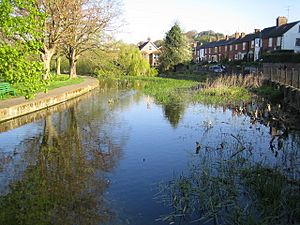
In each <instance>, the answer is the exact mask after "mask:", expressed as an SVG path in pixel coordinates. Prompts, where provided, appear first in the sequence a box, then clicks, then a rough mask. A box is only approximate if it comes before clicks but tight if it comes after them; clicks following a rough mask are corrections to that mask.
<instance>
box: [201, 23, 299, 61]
mask: <svg viewBox="0 0 300 225" xmlns="http://www.w3.org/2000/svg"><path fill="white" fill-rule="evenodd" d="M274 50H293V51H294V52H299V53H300V21H296V22H292V23H287V19H286V18H285V17H278V18H277V19H276V26H273V27H268V28H265V29H263V30H262V31H260V30H259V29H255V30H254V33H251V34H247V35H246V34H245V33H241V34H239V33H237V32H236V33H235V34H234V37H233V38H230V39H229V38H228V36H226V38H225V39H224V40H220V41H214V42H209V43H206V44H204V45H198V46H197V47H196V61H197V62H201V61H209V62H219V61H221V60H223V59H228V60H229V61H232V60H247V61H256V60H258V59H260V57H261V55H262V53H263V52H271V51H274Z"/></svg>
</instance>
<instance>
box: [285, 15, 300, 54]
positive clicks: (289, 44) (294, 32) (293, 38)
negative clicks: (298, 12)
mask: <svg viewBox="0 0 300 225" xmlns="http://www.w3.org/2000/svg"><path fill="white" fill-rule="evenodd" d="M281 49H293V50H294V52H298V53H300V21H299V22H296V23H295V25H294V26H292V27H291V28H290V29H289V30H288V31H287V32H286V33H284V34H283V35H282V40H281Z"/></svg>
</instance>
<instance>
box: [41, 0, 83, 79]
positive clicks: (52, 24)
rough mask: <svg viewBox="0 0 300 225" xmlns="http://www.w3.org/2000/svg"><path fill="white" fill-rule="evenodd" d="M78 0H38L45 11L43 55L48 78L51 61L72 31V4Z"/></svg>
mask: <svg viewBox="0 0 300 225" xmlns="http://www.w3.org/2000/svg"><path fill="white" fill-rule="evenodd" d="M77 1H78V0H37V2H38V7H39V9H40V11H42V12H45V15H46V19H45V23H44V36H43V44H44V45H43V49H41V53H42V54H41V57H42V60H43V62H44V69H45V74H44V77H43V78H44V79H45V80H46V79H48V76H49V73H50V62H51V59H52V57H53V55H54V54H55V53H56V51H57V49H58V48H59V46H60V45H62V44H63V43H64V41H65V39H66V38H67V37H68V36H69V33H70V28H71V24H70V19H69V18H70V16H71V15H72V11H71V10H70V9H71V6H73V5H74V4H76V2H77Z"/></svg>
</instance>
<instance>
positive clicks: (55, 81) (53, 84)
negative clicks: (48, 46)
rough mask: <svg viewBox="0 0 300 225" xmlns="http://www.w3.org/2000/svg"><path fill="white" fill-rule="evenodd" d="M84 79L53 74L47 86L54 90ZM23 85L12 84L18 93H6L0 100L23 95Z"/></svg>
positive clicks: (48, 88) (47, 88)
mask: <svg viewBox="0 0 300 225" xmlns="http://www.w3.org/2000/svg"><path fill="white" fill-rule="evenodd" d="M83 81H84V78H82V77H77V78H72V79H70V78H69V76H68V75H56V74H52V75H51V76H50V80H49V81H48V84H47V86H46V90H53V89H55V88H59V87H64V86H68V85H73V84H79V83H81V82H83ZM22 85H23V84H22V83H18V84H13V85H11V87H12V88H13V89H14V90H15V91H16V95H15V96H13V95H11V94H5V95H3V97H2V98H0V100H6V99H11V98H16V97H20V96H22V95H21V91H20V90H22ZM44 91H45V90H40V91H39V92H44Z"/></svg>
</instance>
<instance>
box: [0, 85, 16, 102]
mask: <svg viewBox="0 0 300 225" xmlns="http://www.w3.org/2000/svg"><path fill="white" fill-rule="evenodd" d="M7 93H8V94H13V95H14V96H15V95H16V91H15V90H14V89H13V88H11V87H10V84H9V83H0V98H2V97H3V96H4V95H5V94H7Z"/></svg>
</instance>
